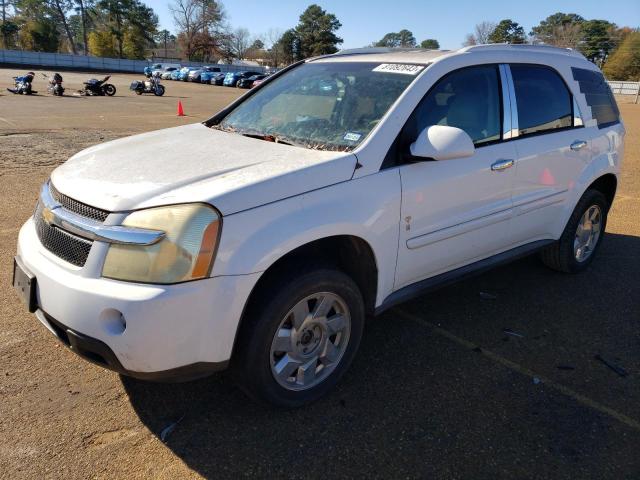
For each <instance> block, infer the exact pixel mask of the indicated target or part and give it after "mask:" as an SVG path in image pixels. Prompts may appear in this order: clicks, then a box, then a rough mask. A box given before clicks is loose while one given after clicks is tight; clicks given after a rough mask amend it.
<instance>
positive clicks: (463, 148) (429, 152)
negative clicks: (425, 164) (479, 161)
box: [409, 125, 476, 160]
mask: <svg viewBox="0 0 640 480" xmlns="http://www.w3.org/2000/svg"><path fill="white" fill-rule="evenodd" d="M409 148H410V151H411V155H413V156H414V157H421V158H433V159H434V160H450V159H452V158H465V157H470V156H472V155H473V154H474V153H475V151H476V149H475V147H474V146H473V140H471V137H470V136H469V135H468V134H467V133H466V132H465V131H464V130H461V129H459V128H456V127H447V126H445V125H432V126H430V127H427V128H425V129H424V130H423V131H422V133H420V136H419V137H418V138H417V139H416V141H415V142H413V143H412V144H411V147H409Z"/></svg>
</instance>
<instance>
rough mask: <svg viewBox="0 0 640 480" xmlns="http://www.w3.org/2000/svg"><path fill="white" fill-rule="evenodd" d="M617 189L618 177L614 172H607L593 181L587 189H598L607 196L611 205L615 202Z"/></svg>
mask: <svg viewBox="0 0 640 480" xmlns="http://www.w3.org/2000/svg"><path fill="white" fill-rule="evenodd" d="M617 189H618V177H616V176H615V174H613V173H605V174H604V175H602V176H600V177H598V178H596V179H595V180H594V181H593V182H591V184H590V185H589V186H588V187H587V188H586V189H585V191H587V190H598V191H599V192H600V193H602V194H603V195H604V196H605V198H606V199H607V203H608V205H609V207H611V205H612V204H613V199H614V198H615V196H616V190H617ZM583 194H584V193H583Z"/></svg>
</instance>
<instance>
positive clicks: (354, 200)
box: [212, 169, 400, 305]
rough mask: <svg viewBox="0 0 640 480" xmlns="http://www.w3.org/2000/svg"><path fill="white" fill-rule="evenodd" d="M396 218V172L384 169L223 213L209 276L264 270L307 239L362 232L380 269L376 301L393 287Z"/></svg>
mask: <svg viewBox="0 0 640 480" xmlns="http://www.w3.org/2000/svg"><path fill="white" fill-rule="evenodd" d="M399 221H400V175H399V172H398V170H397V169H390V170H385V171H383V172H379V173H377V174H374V175H369V176H367V177H363V178H360V179H355V180H350V181H347V182H343V183H339V184H336V185H332V186H329V187H326V188H322V189H319V190H315V191H313V192H309V193H305V194H303V195H299V196H296V197H292V198H288V199H284V200H281V201H278V202H274V203H270V204H267V205H263V206H261V207H257V208H254V209H251V210H247V211H244V212H239V213H237V214H233V215H229V216H227V217H224V222H223V224H224V226H223V228H222V235H221V239H220V245H219V247H218V254H217V258H216V260H215V263H214V267H213V271H212V276H221V275H247V274H251V273H257V272H265V271H266V270H267V269H268V268H269V267H270V266H271V265H273V264H274V263H275V262H276V261H277V260H278V259H280V258H282V257H283V256H284V255H286V254H287V253H289V252H291V251H293V250H294V249H296V248H298V247H301V246H303V245H305V244H307V243H310V242H313V241H315V240H320V239H322V238H326V237H331V236H335V235H353V236H356V237H360V238H361V239H363V240H364V241H365V242H367V243H368V244H369V246H370V247H371V249H372V251H373V254H374V257H375V260H376V265H377V268H378V292H377V295H376V305H377V304H379V303H381V301H382V299H383V298H385V297H386V296H387V295H388V294H389V293H390V292H391V291H392V289H393V280H394V277H395V267H396V257H397V252H398V233H399V232H398V228H399Z"/></svg>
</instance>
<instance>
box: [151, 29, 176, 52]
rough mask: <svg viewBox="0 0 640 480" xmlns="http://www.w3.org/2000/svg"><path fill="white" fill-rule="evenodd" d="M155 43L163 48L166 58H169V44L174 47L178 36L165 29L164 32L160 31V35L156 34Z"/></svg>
mask: <svg viewBox="0 0 640 480" xmlns="http://www.w3.org/2000/svg"><path fill="white" fill-rule="evenodd" d="M154 41H155V44H156V45H157V46H158V45H159V46H161V47H162V48H164V58H167V56H168V52H167V50H168V46H169V44H172V45H174V44H175V42H176V36H175V35H173V34H172V33H171V32H170V31H169V30H167V29H164V30H160V31H159V32H158V33H156V35H155V37H154Z"/></svg>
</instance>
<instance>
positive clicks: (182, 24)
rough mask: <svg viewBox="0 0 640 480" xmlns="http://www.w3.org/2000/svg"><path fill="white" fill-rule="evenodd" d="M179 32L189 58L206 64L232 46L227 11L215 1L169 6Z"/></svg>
mask: <svg viewBox="0 0 640 480" xmlns="http://www.w3.org/2000/svg"><path fill="white" fill-rule="evenodd" d="M169 10H170V11H171V14H172V15H173V21H174V23H175V25H176V27H177V30H178V42H179V43H180V45H181V46H182V48H183V50H184V53H185V55H186V56H187V58H189V59H193V56H194V55H199V56H201V57H202V59H203V60H206V59H208V57H209V55H210V54H211V53H212V52H213V53H217V52H220V51H222V50H223V49H224V46H225V45H226V44H227V43H228V40H229V35H228V34H227V33H226V32H227V31H228V27H226V26H225V24H224V17H225V14H224V10H223V9H222V5H221V4H219V3H218V2H216V1H215V0H174V2H173V3H171V4H169Z"/></svg>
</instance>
